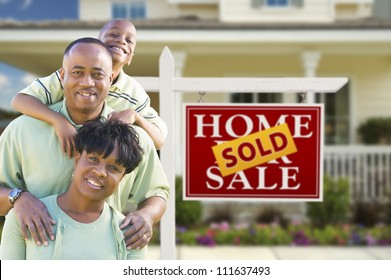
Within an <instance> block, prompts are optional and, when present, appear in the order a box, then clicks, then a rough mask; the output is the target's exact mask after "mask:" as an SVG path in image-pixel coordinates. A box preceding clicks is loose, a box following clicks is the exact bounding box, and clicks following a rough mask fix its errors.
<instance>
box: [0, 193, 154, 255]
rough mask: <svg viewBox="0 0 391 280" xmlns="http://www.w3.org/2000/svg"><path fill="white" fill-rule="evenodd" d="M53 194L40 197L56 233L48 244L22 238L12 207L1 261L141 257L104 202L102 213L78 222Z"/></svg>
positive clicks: (116, 215)
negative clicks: (128, 245) (89, 221)
mask: <svg viewBox="0 0 391 280" xmlns="http://www.w3.org/2000/svg"><path fill="white" fill-rule="evenodd" d="M57 196H58V195H52V196H49V197H46V198H44V199H42V201H43V202H44V203H45V205H46V207H47V209H48V211H49V213H50V214H51V216H52V218H53V219H54V220H55V221H56V225H55V226H54V227H53V229H54V231H55V232H56V237H55V240H54V241H49V246H47V247H46V246H37V245H36V244H35V242H34V240H33V239H32V238H29V239H28V240H27V241H25V240H24V238H23V236H22V233H21V231H20V227H19V223H18V219H17V217H16V214H15V211H14V209H11V211H10V212H9V213H8V215H7V218H6V221H5V224H4V228H3V233H2V237H1V245H0V259H2V260H126V259H128V260H134V259H145V256H146V250H147V249H146V248H145V247H144V248H143V249H141V250H130V251H128V250H127V249H126V244H125V241H124V238H123V233H122V231H121V230H120V228H119V225H120V223H121V221H122V220H123V219H124V218H125V216H124V215H122V214H121V213H120V212H118V211H117V210H115V209H113V208H112V207H110V206H109V205H108V204H107V203H105V205H104V208H103V211H102V214H101V215H100V216H99V218H98V219H97V220H95V221H93V222H92V223H80V222H78V221H75V220H74V219H72V218H71V217H69V216H68V215H67V214H66V213H65V212H63V211H62V209H61V208H60V207H59V206H58V203H57Z"/></svg>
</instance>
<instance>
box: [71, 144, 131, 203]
mask: <svg viewBox="0 0 391 280" xmlns="http://www.w3.org/2000/svg"><path fill="white" fill-rule="evenodd" d="M117 154H118V148H117V147H115V149H114V150H113V152H112V153H111V154H110V155H109V156H108V157H107V158H103V156H102V155H100V154H98V153H90V154H87V153H86V152H85V151H83V153H82V154H77V155H76V157H75V170H74V176H73V181H74V183H75V184H76V186H78V189H79V192H80V194H81V195H83V196H85V197H86V198H88V199H90V200H93V201H100V200H104V199H106V198H107V197H109V196H110V195H112V194H113V193H114V192H115V191H116V190H117V187H118V185H119V183H120V181H121V179H122V178H123V176H124V174H125V167H124V166H122V165H120V164H118V163H116V160H117Z"/></svg>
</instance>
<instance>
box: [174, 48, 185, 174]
mask: <svg viewBox="0 0 391 280" xmlns="http://www.w3.org/2000/svg"><path fill="white" fill-rule="evenodd" d="M172 55H173V57H174V65H175V68H174V71H175V77H182V76H183V70H184V68H185V64H186V58H187V54H186V52H183V51H174V52H172ZM174 95H175V107H174V108H175V110H176V112H177V114H176V116H177V117H176V119H175V131H176V132H180V131H182V99H183V98H182V93H181V92H175V93H174ZM175 147H176V150H177V151H179V152H178V153H177V157H176V158H175V161H176V167H175V170H176V171H175V174H182V151H183V143H182V134H181V133H179V134H178V133H176V135H175Z"/></svg>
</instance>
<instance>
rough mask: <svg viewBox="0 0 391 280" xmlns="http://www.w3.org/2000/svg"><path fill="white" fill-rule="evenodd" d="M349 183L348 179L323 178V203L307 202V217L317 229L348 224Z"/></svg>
mask: <svg viewBox="0 0 391 280" xmlns="http://www.w3.org/2000/svg"><path fill="white" fill-rule="evenodd" d="M349 205H350V196H349V183H348V181H347V180H346V179H339V180H333V179H331V178H330V177H327V176H325V177H324V178H323V202H307V216H308V218H309V219H310V221H311V224H312V225H314V226H315V227H320V228H324V227H325V226H326V225H328V224H331V225H336V224H339V223H343V222H346V221H347V219H348V214H349Z"/></svg>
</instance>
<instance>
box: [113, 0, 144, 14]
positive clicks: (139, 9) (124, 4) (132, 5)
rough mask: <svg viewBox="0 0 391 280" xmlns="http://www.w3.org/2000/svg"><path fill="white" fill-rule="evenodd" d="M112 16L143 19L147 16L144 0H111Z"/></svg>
mask: <svg viewBox="0 0 391 280" xmlns="http://www.w3.org/2000/svg"><path fill="white" fill-rule="evenodd" d="M111 16H112V18H130V19H143V18H146V16H147V5H146V1H145V0H112V1H111Z"/></svg>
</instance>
